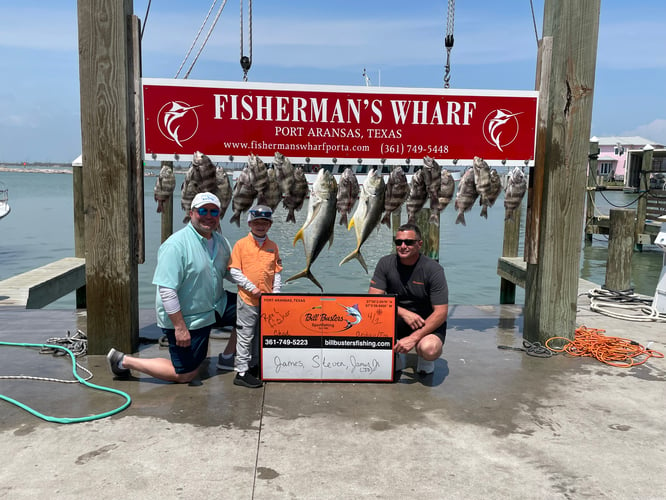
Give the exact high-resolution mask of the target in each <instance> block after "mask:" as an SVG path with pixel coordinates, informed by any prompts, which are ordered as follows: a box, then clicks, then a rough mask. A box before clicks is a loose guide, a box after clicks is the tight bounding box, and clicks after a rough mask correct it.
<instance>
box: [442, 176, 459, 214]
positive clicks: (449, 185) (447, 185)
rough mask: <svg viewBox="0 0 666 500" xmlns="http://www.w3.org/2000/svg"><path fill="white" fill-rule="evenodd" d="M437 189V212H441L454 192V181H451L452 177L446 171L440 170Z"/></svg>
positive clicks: (449, 201)
mask: <svg viewBox="0 0 666 500" xmlns="http://www.w3.org/2000/svg"><path fill="white" fill-rule="evenodd" d="M440 178H441V182H440V188H439V200H438V201H439V210H440V212H442V211H443V210H444V209H445V208H446V207H447V206H448V205H449V203H451V200H452V199H453V193H455V191H456V181H454V180H453V175H452V174H451V172H449V171H448V170H447V169H445V168H444V169H442V175H441V176H440Z"/></svg>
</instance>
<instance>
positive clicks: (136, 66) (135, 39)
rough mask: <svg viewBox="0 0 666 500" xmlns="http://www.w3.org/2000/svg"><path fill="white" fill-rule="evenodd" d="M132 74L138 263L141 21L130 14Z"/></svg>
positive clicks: (139, 254)
mask: <svg viewBox="0 0 666 500" xmlns="http://www.w3.org/2000/svg"><path fill="white" fill-rule="evenodd" d="M131 29H132V46H131V50H132V74H133V75H134V78H133V80H134V81H133V86H132V88H133V91H134V131H135V134H136V142H135V145H136V147H135V148H134V162H133V163H134V169H135V170H136V176H135V181H136V201H135V204H136V223H135V224H134V238H135V239H136V261H137V263H138V264H143V263H144V262H146V224H145V217H144V212H145V207H144V195H143V181H144V179H143V153H142V152H141V145H142V144H143V127H142V126H141V116H142V112H141V108H142V104H141V21H140V20H139V18H138V17H136V16H132V28H131Z"/></svg>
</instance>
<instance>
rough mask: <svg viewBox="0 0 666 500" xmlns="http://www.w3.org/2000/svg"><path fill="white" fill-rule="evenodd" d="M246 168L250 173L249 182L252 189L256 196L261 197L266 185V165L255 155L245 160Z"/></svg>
mask: <svg viewBox="0 0 666 500" xmlns="http://www.w3.org/2000/svg"><path fill="white" fill-rule="evenodd" d="M247 166H248V168H249V172H250V181H251V182H252V187H253V188H254V189H255V190H256V192H257V196H261V195H262V194H263V192H264V191H265V190H266V186H267V185H268V169H267V168H266V164H265V163H264V162H263V161H261V158H259V157H258V156H256V155H253V154H251V155H250V156H249V158H248V160H247Z"/></svg>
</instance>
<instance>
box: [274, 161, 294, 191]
mask: <svg viewBox="0 0 666 500" xmlns="http://www.w3.org/2000/svg"><path fill="white" fill-rule="evenodd" d="M273 168H275V173H276V175H277V180H278V183H279V184H280V192H281V193H282V194H283V195H287V194H288V193H290V192H291V189H292V187H293V185H294V166H293V165H292V164H291V162H290V161H289V158H287V157H286V156H285V155H283V154H282V153H279V152H277V151H276V152H275V154H274V155H273Z"/></svg>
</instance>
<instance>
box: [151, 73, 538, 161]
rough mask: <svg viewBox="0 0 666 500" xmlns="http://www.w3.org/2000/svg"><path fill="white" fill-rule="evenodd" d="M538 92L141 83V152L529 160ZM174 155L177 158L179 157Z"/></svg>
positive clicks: (167, 156)
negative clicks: (142, 115) (142, 133)
mask: <svg viewBox="0 0 666 500" xmlns="http://www.w3.org/2000/svg"><path fill="white" fill-rule="evenodd" d="M537 96H538V93H537V92H535V91H500V90H452V89H416V88H414V89H409V88H396V87H393V88H391V87H338V86H326V85H287V84H270V83H248V82H245V83H242V82H219V81H202V80H199V81H197V80H165V79H149V78H144V79H143V111H144V136H145V150H144V153H145V158H146V159H154V160H173V159H175V158H180V157H181V156H184V157H186V158H187V157H189V156H191V155H192V154H193V153H194V152H195V151H201V152H202V153H204V154H206V155H208V156H209V157H210V158H211V159H213V160H214V161H231V160H233V158H230V156H231V157H236V161H238V160H239V159H243V158H244V157H246V156H248V155H249V154H250V153H253V154H255V155H257V156H260V157H262V158H263V159H265V160H268V161H270V159H272V157H273V155H274V153H275V152H276V151H279V152H280V153H282V154H284V155H285V156H287V157H289V158H290V159H291V160H292V161H301V162H302V161H304V160H305V159H306V158H309V159H310V160H311V161H313V162H315V163H330V161H331V159H333V158H336V159H338V160H341V161H347V162H354V161H356V160H357V159H363V161H364V162H365V163H379V162H380V160H381V159H386V160H388V161H393V162H400V163H403V162H404V161H405V160H406V159H410V160H411V161H414V162H419V161H422V159H423V157H424V156H430V157H431V158H434V159H436V160H438V161H442V160H449V161H450V160H453V159H458V160H471V159H472V158H473V157H474V156H480V157H482V158H484V159H486V160H500V161H501V160H520V161H524V160H532V159H534V146H535V136H536V119H537ZM176 155H177V156H176Z"/></svg>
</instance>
